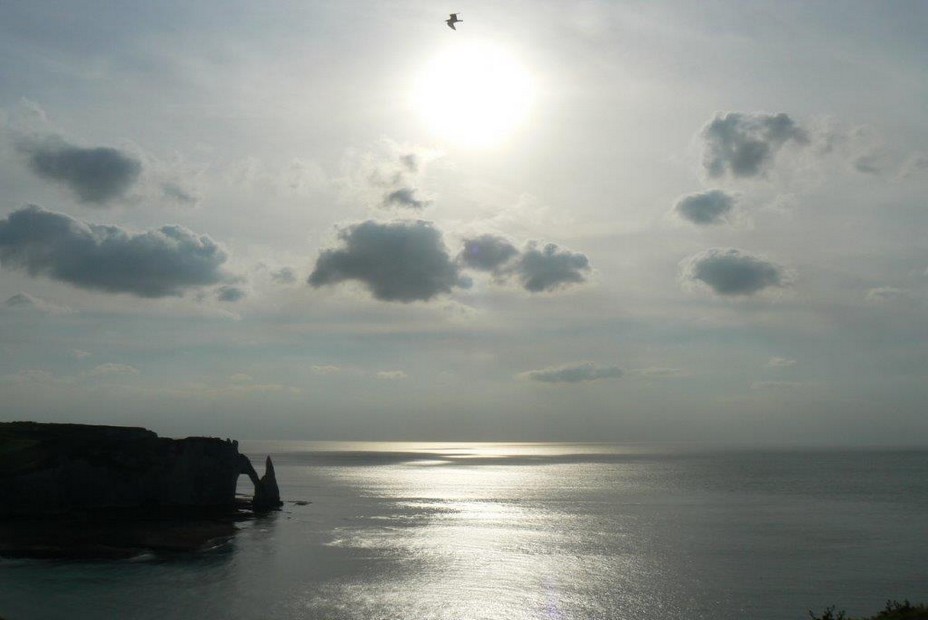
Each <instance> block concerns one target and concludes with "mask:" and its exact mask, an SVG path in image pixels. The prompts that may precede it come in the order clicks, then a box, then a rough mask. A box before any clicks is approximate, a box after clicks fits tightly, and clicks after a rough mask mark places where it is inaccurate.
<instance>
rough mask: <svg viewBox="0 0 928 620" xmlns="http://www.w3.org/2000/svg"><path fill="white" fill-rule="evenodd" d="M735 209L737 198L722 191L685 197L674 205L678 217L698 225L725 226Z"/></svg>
mask: <svg viewBox="0 0 928 620" xmlns="http://www.w3.org/2000/svg"><path fill="white" fill-rule="evenodd" d="M734 208H735V197H734V196H732V195H731V194H728V193H726V192H723V191H722V190H720V189H712V190H709V191H705V192H699V193H696V194H690V195H688V196H683V197H682V198H680V199H679V200H678V201H677V203H676V204H675V205H674V207H673V210H674V212H675V213H676V214H677V216H679V217H681V218H683V219H684V220H687V221H689V222H692V223H693V224H697V225H699V226H706V225H710V224H723V223H725V222H727V221H729V216H730V215H731V213H732V210H733V209H734Z"/></svg>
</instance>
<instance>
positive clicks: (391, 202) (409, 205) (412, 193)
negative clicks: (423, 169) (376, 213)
mask: <svg viewBox="0 0 928 620" xmlns="http://www.w3.org/2000/svg"><path fill="white" fill-rule="evenodd" d="M430 204H432V203H431V201H429V200H420V199H419V197H418V195H417V190H416V188H414V187H401V188H400V189H398V190H395V191H392V192H389V193H387V194H385V195H384V197H383V203H382V204H381V206H384V207H402V208H406V209H417V210H419V209H424V208H426V207H427V206H429V205H430Z"/></svg>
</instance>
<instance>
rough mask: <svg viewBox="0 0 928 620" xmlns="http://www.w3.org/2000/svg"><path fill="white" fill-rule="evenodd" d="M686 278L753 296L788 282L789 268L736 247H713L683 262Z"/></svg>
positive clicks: (726, 291) (724, 291)
mask: <svg viewBox="0 0 928 620" xmlns="http://www.w3.org/2000/svg"><path fill="white" fill-rule="evenodd" d="M681 274H682V277H683V279H684V280H685V281H690V282H696V281H699V282H702V283H703V284H705V285H707V286H708V287H709V288H711V289H712V290H713V291H714V292H715V293H717V294H719V295H725V296H735V295H753V294H754V293H757V292H760V291H762V290H763V289H765V288H768V287H780V286H785V285H786V284H787V280H788V277H787V273H786V270H785V269H784V268H783V267H781V266H779V265H776V264H774V263H771V262H768V261H766V260H763V259H762V258H759V257H756V256H752V255H751V254H748V253H746V252H743V251H741V250H737V249H735V248H711V249H709V250H705V251H703V252H700V253H699V254H696V255H694V256H691V257H690V258H688V259H686V260H684V261H683V262H682V263H681Z"/></svg>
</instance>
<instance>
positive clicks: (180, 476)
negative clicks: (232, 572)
mask: <svg viewBox="0 0 928 620" xmlns="http://www.w3.org/2000/svg"><path fill="white" fill-rule="evenodd" d="M242 474H244V475H247V476H248V477H249V478H250V479H251V481H252V482H253V483H254V485H255V493H254V497H253V499H252V501H251V502H250V505H248V506H247V507H248V508H250V509H251V514H261V513H266V512H269V511H273V510H276V509H278V508H280V506H281V505H282V503H281V501H280V492H279V490H278V487H277V480H276V478H275V476H274V466H273V464H272V463H271V459H270V457H268V458H267V461H266V472H265V474H264V476H263V477H261V478H259V477H258V474H257V472H256V471H255V469H254V467H253V466H252V464H251V462H250V461H249V459H248V457H247V456H245V455H243V454H240V453H239V451H238V442H236V441H231V440H228V439H225V440H223V439H218V438H212V437H188V438H186V439H168V438H164V437H158V436H157V435H156V434H155V433H154V432H152V431H149V430H146V429H143V428H130V427H116V426H92V425H83V424H40V423H36V422H7V423H0V553H2V552H3V550H4V549H5V548H6V549H9V548H22V547H25V548H35V547H36V544H35V543H36V541H39V542H42V543H43V544H44V543H45V542H47V541H48V540H61V541H63V542H62V543H61V544H60V545H59V544H52V545H51V546H52V548H57V547H67V546H68V544H67V543H68V541H69V540H71V539H72V538H73V536H72V535H74V534H80V536H79V538H80V540H81V545H85V546H87V545H89V546H90V547H93V548H97V547H100V544H97V543H98V542H100V541H95V540H90V541H88V540H87V536H88V534H87V532H92V531H93V530H94V527H95V526H96V525H97V524H99V523H100V522H101V520H104V521H107V523H108V525H112V523H113V522H117V523H121V524H123V525H125V524H128V523H131V527H128V526H127V527H118V528H112V527H108V528H102V529H101V530H100V531H101V535H102V533H104V532H105V533H106V535H105V536H103V538H105V539H106V540H104V541H103V542H105V543H106V545H105V546H109V545H111V543H114V541H115V543H116V544H117V546H122V547H125V546H129V547H133V546H143V547H144V546H146V545H134V544H129V543H133V541H137V540H139V539H144V540H147V541H151V540H152V539H153V537H152V532H153V531H155V532H159V533H160V534H161V536H160V538H159V536H158V535H155V536H154V539H155V540H156V542H158V541H160V544H161V546H163V547H166V548H178V549H184V548H193V547H196V546H197V545H198V544H199V543H200V542H201V539H203V542H205V539H207V538H210V537H211V536H210V534H213V533H216V532H219V534H218V535H219V536H223V535H230V534H231V533H234V529H235V528H234V525H233V522H234V520H240V519H242V518H248V517H249V516H250V515H249V514H245V513H243V511H242V509H243V508H244V506H242V504H241V502H239V501H237V499H236V493H235V490H236V485H237V482H238V477H239V476H240V475H242ZM36 520H38V522H41V523H42V529H41V531H38V530H36V531H33V529H34V528H33V529H30V527H31V526H28V524H30V523H33V522H36ZM156 520H161V523H160V524H159V525H158V526H157V527H155V526H151V527H149V526H148V525H145V524H146V523H147V524H150V523H152V522H154V521H156ZM166 522H169V524H170V528H173V529H170V528H168V530H169V531H168V533H167V534H165V531H166V530H165V527H164V523H166ZM11 523H12V524H14V525H10V524H11ZM24 524H26V525H24ZM140 524H142V525H140ZM217 524H218V525H217ZM27 526H28V527H27ZM24 532H25V534H24ZM127 532H129V533H128V534H127ZM4 539H5V540H6V543H4ZM26 539H28V540H29V541H31V542H29V544H19V543H17V542H16V541H20V543H21V542H22V541H23V540H26ZM10 540H14V542H13V543H11V542H10ZM126 541H128V543H127V542H126ZM46 546H47V545H46ZM148 546H151V545H148ZM154 546H158V544H156V545H154ZM50 554H53V553H51V552H50Z"/></svg>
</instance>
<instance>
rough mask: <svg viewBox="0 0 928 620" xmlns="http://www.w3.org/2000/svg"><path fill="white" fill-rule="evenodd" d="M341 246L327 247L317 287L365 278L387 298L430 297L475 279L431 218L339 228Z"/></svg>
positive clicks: (318, 262) (314, 277)
mask: <svg viewBox="0 0 928 620" xmlns="http://www.w3.org/2000/svg"><path fill="white" fill-rule="evenodd" d="M339 239H340V240H341V241H342V243H343V244H344V247H343V248H341V249H329V250H324V251H323V252H321V253H320V254H319V258H318V259H317V260H316V267H315V269H314V270H313V272H312V274H310V276H309V280H308V282H309V284H311V285H312V286H314V287H319V286H323V285H326V284H337V283H339V282H344V281H345V280H358V281H360V282H362V283H363V284H364V285H365V286H366V287H367V288H368V290H370V292H371V294H372V295H373V296H374V297H376V298H377V299H380V300H382V301H400V302H411V301H427V300H429V299H432V298H433V297H435V296H436V295H439V294H441V293H450V292H451V290H452V289H453V288H454V287H462V288H467V287H469V286H470V280H469V279H467V278H465V277H462V276H461V274H460V272H459V268H458V266H457V265H455V264H454V263H453V262H452V261H451V259H450V258H449V256H448V251H447V250H446V248H445V245H444V243H443V242H442V238H441V232H439V231H438V230H437V229H435V228H434V227H433V226H432V225H431V224H430V223H429V222H423V221H416V222H405V221H400V222H391V223H380V222H375V221H373V220H368V221H366V222H362V223H360V224H355V225H353V226H349V227H348V228H345V229H344V230H342V231H340V232H339Z"/></svg>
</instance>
